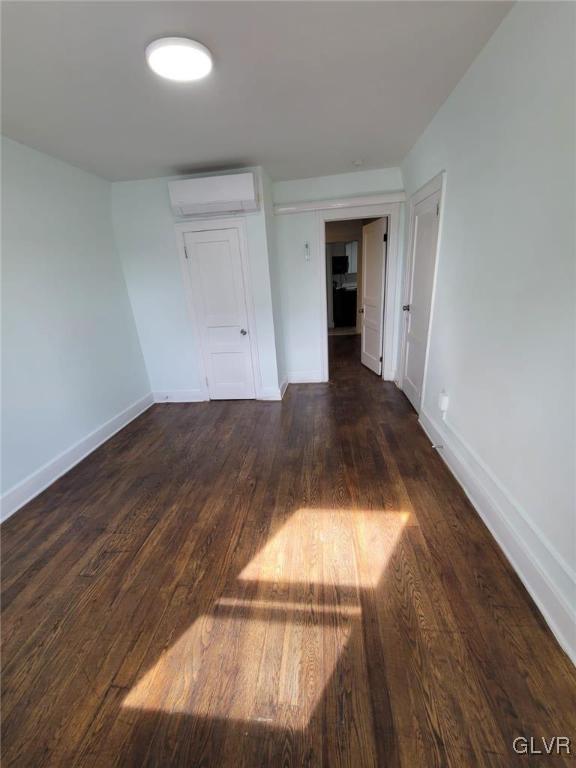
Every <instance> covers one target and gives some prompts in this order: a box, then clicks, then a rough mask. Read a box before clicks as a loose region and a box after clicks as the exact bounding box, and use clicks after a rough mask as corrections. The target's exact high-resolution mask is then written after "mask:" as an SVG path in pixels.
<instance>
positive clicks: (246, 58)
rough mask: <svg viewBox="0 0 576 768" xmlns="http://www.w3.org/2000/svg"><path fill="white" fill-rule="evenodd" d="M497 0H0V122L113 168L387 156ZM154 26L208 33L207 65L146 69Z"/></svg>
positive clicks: (302, 170) (332, 162)
mask: <svg viewBox="0 0 576 768" xmlns="http://www.w3.org/2000/svg"><path fill="white" fill-rule="evenodd" d="M510 5H511V4H510V3H505V2H429V1H428V2H243V1H242V0H240V1H237V2H214V1H212V2H3V3H2V17H3V18H2V21H3V24H2V65H3V67H2V86H3V94H2V118H3V120H2V126H3V133H4V134H5V135H7V136H9V137H11V138H14V139H16V140H18V141H21V142H23V143H24V144H28V145H30V146H33V147H36V148H38V149H40V150H43V151H45V152H48V153H49V154H52V155H56V156H57V157H60V158H62V159H64V160H67V161H68V162H70V163H73V164H74V165H78V166H80V167H82V168H85V169H86V170H89V171H93V172H94V173H97V174H99V175H100V176H103V177H105V178H108V179H112V180H119V179H134V178H147V177H151V176H161V175H167V174H172V173H189V172H192V171H196V170H204V169H209V168H210V169H215V168H219V167H234V166H241V165H252V164H253V165H264V167H265V168H267V170H268V172H269V173H270V174H271V175H272V177H273V178H276V179H290V178H299V177H308V176H319V175H325V174H332V173H340V172H345V171H353V170H356V169H355V167H354V165H353V161H355V160H362V161H363V167H364V168H376V167H386V166H394V165H398V163H399V162H400V161H401V160H402V159H403V157H404V156H405V154H406V153H407V152H408V151H409V149H410V148H411V147H412V145H413V144H414V142H415V141H416V139H417V138H418V136H419V135H420V134H421V133H422V131H423V130H424V128H425V127H426V125H427V124H428V123H429V122H430V120H431V118H432V116H433V115H434V113H435V112H436V110H437V109H438V108H439V107H440V106H441V104H442V102H443V101H444V100H445V99H446V97H447V96H448V95H449V94H450V92H451V91H452V89H453V88H454V86H455V85H456V84H457V82H458V81H459V80H460V78H461V77H462V75H463V74H464V72H465V71H466V69H467V68H468V67H469V65H470V64H471V62H472V60H473V59H474V58H475V56H476V55H477V54H478V53H479V51H480V49H481V48H482V47H483V45H484V44H485V43H486V41H487V40H488V38H489V37H490V35H491V34H492V32H493V31H494V30H495V28H496V27H497V26H498V24H499V23H500V21H501V20H502V18H503V17H504V15H505V14H506V13H507V11H508V10H509V8H510ZM161 35H181V36H189V37H193V38H195V39H198V40H200V41H201V42H202V43H204V44H205V45H207V46H208V47H209V48H210V49H211V50H212V52H213V54H214V60H215V67H214V71H213V73H212V75H210V77H209V78H207V79H206V80H204V81H202V82H197V83H192V84H186V85H182V84H175V83H170V82H167V81H164V80H161V79H160V78H158V77H157V76H156V75H154V74H153V73H152V72H150V71H149V70H148V69H147V67H146V65H145V61H144V48H145V46H146V44H147V43H148V42H150V40H152V39H154V38H155V37H158V36H161Z"/></svg>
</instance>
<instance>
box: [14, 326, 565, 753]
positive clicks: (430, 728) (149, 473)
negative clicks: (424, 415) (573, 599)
mask: <svg viewBox="0 0 576 768" xmlns="http://www.w3.org/2000/svg"><path fill="white" fill-rule="evenodd" d="M330 345H331V373H332V381H331V382H330V384H326V385H323V384H317V385H314V384H312V385H310V384H308V385H296V386H291V387H289V389H288V392H287V394H286V397H285V399H284V401H283V402H282V403H264V402H212V403H206V404H185V405H157V406H154V407H153V408H151V409H150V410H149V411H147V412H146V413H145V414H143V415H142V416H141V417H139V418H138V419H137V420H136V421H134V422H132V424H130V425H129V426H128V427H127V428H126V429H124V430H123V431H122V432H120V433H119V434H117V435H116V436H115V437H114V438H112V439H111V440H110V441H109V442H108V443H106V444H105V445H104V446H103V447H101V448H100V449H99V450H97V451H96V452H95V453H93V454H92V455H91V456H90V457H89V458H88V459H86V460H85V461H83V462H82V463H81V464H80V465H79V466H77V467H76V468H75V469H74V470H72V471H71V472H70V473H68V474H67V475H66V476H65V477H63V478H61V479H60V480H59V481H58V482H56V483H55V484H54V485H53V486H52V487H51V488H50V489H49V490H47V491H46V492H45V493H43V494H42V495H41V496H40V497H38V498H37V499H36V500H34V501H33V502H31V503H30V504H28V506H27V507H26V508H24V509H23V510H21V511H20V512H18V513H17V514H16V515H15V516H14V517H13V518H11V519H10V520H9V521H7V522H6V523H5V524H4V526H3V529H2V537H3V552H2V554H3V558H2V569H3V580H2V618H3V621H2V632H3V676H2V691H3V699H2V717H3V766H4V768H8V766H22V767H24V766H34V768H38V767H39V766H48V765H50V766H98V768H109V766H115V765H119V766H138V768H140V766H215V767H218V768H220V767H222V766H234V767H235V768H236V767H237V766H238V767H239V766H250V767H252V766H274V768H276V767H277V766H292V765H306V766H311V767H313V766H330V767H332V766H333V767H334V768H336V767H337V766H351V767H352V768H361V767H362V766H376V765H377V766H405V767H406V768H420V766H422V768H431V767H432V766H454V767H456V768H466V767H467V766H502V767H508V766H515V765H530V766H539V765H563V764H573V763H572V762H571V760H570V759H569V758H564V757H544V756H541V757H539V758H538V757H532V758H529V757H527V756H520V755H518V756H516V755H515V754H514V753H513V751H512V741H513V739H514V738H515V737H516V736H527V737H529V736H535V737H537V738H540V737H541V736H546V737H551V736H554V735H565V736H569V737H572V739H574V737H575V736H576V729H575V713H576V705H575V691H576V676H575V671H574V668H573V667H572V665H571V664H570V662H569V660H568V659H567V657H566V656H565V655H564V653H563V652H562V651H561V650H560V648H559V646H558V645H557V643H556V641H555V639H554V638H553V636H552V634H551V633H550V631H549V630H548V629H547V627H546V625H545V623H544V621H543V619H542V618H541V616H540V614H539V612H538V611H537V609H536V608H535V606H534V605H533V603H532V601H531V600H530V598H529V597H528V595H527V593H526V591H525V590H524V588H523V586H522V585H521V583H520V581H519V579H518V578H517V577H516V576H515V574H514V572H513V571H512V569H511V567H510V566H509V565H508V563H507V561H506V560H505V558H504V556H503V555H502V553H501V552H500V550H499V549H498V547H497V546H496V544H495V542H494V541H493V540H492V538H491V536H490V535H489V533H488V531H487V530H486V528H485V527H484V525H483V524H482V523H481V521H480V519H479V518H478V516H477V514H476V513H475V512H474V510H473V509H472V508H471V506H470V504H469V503H468V501H467V500H466V498H465V496H464V494H463V492H462V491H461V490H460V488H459V486H458V485H457V483H456V482H455V480H454V479H453V478H452V476H451V475H450V473H449V472H448V470H447V469H446V467H445V466H444V464H443V462H442V461H441V459H440V458H439V457H438V456H437V455H436V454H435V452H434V451H433V450H432V448H431V446H430V444H429V441H428V440H427V438H426V437H425V435H424V434H423V432H422V431H421V429H420V427H419V426H418V424H417V418H416V414H415V413H414V411H413V410H412V408H411V407H410V405H409V404H408V402H407V400H406V399H405V398H404V396H403V395H402V394H401V393H400V392H399V391H398V390H397V389H396V388H395V387H394V386H393V385H392V384H383V383H382V382H381V381H380V379H379V378H378V377H377V376H375V375H374V374H372V373H370V372H369V371H368V370H366V369H364V368H362V366H361V365H360V363H359V361H358V356H357V339H356V338H355V337H332V338H331V339H330ZM574 746H575V745H574V741H573V749H574Z"/></svg>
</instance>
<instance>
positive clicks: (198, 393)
mask: <svg viewBox="0 0 576 768" xmlns="http://www.w3.org/2000/svg"><path fill="white" fill-rule="evenodd" d="M208 399H209V398H208V394H207V393H206V392H205V391H204V390H203V389H168V390H161V391H159V392H154V402H155V403H201V402H205V401H206V400H208Z"/></svg>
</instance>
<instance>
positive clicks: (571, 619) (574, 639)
mask: <svg viewBox="0 0 576 768" xmlns="http://www.w3.org/2000/svg"><path fill="white" fill-rule="evenodd" d="M420 424H421V425H422V427H423V429H424V431H425V432H426V434H427V435H428V437H429V438H430V439H431V440H432V442H433V443H434V444H435V445H437V446H438V452H439V454H440V456H441V457H442V459H443V460H444V462H445V463H446V465H447V466H448V468H449V469H450V471H451V472H452V474H453V475H454V477H455V478H456V480H457V481H458V482H459V483H460V485H461V486H462V488H463V489H464V492H465V493H466V495H467V496H468V498H469V499H470V501H471V503H472V505H473V507H474V508H475V509H476V511H477V512H478V514H479V515H480V517H481V518H482V520H483V521H484V523H485V524H486V526H487V527H488V529H489V530H490V533H491V534H492V536H494V538H495V539H496V541H497V542H498V544H499V545H500V548H501V549H502V551H503V552H504V554H505V555H506V557H507V558H508V560H509V561H510V563H511V565H512V567H513V568H514V570H515V571H516V573H517V574H518V576H519V577H520V579H521V580H522V582H523V584H524V586H525V587H526V589H527V590H528V592H529V593H530V595H531V597H532V598H533V600H534V602H535V603H536V605H537V606H538V608H539V609H540V611H541V612H542V615H543V616H544V618H545V619H546V621H547V623H548V625H549V626H550V629H551V630H552V632H553V633H554V635H555V636H556V638H557V640H558V642H559V643H560V645H561V646H562V648H563V649H564V650H565V651H566V653H567V654H568V656H569V657H570V658H571V660H572V661H573V662H574V663H575V664H576V611H575V609H574V595H576V574H575V573H574V571H573V569H572V568H571V567H570V565H569V564H568V563H566V562H565V561H564V560H563V558H562V557H561V556H560V555H559V554H558V552H556V551H555V549H554V548H553V547H552V545H551V544H550V543H549V542H548V541H547V540H546V538H545V536H544V535H543V534H542V533H541V532H540V531H539V530H538V529H537V528H536V527H535V526H534V524H533V523H532V522H531V521H530V520H529V518H528V516H527V515H526V513H525V512H524V511H523V510H522V508H521V505H520V504H519V503H518V502H517V501H516V500H515V499H514V498H513V497H512V495H511V494H510V493H509V492H508V491H507V489H506V488H504V486H503V485H502V483H501V482H500V481H499V480H498V479H497V478H496V477H495V475H494V473H493V472H492V471H491V470H490V469H489V468H488V467H487V466H486V465H485V464H484V462H483V461H482V460H481V459H480V457H479V456H477V455H476V453H475V451H474V450H473V449H472V448H471V447H470V446H469V445H467V443H466V442H465V440H464V439H463V438H462V437H461V436H460V435H458V434H457V433H456V431H455V430H454V429H453V428H452V427H450V425H449V424H447V423H446V422H442V424H438V423H437V422H435V421H434V419H433V418H431V417H430V415H428V414H427V413H425V412H424V411H422V412H421V414H420Z"/></svg>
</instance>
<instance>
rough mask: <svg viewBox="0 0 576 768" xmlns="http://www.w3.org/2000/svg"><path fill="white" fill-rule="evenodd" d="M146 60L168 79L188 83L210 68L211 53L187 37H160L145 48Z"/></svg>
mask: <svg viewBox="0 0 576 768" xmlns="http://www.w3.org/2000/svg"><path fill="white" fill-rule="evenodd" d="M146 61H147V62H148V66H149V67H150V69H151V70H152V71H153V72H156V74H157V75H160V77H165V78H167V79H168V80H176V81H178V82H179V83H190V82H192V81H193V80H201V79H202V78H203V77H206V75H208V74H210V72H211V70H212V54H211V53H210V51H209V50H208V48H206V46H204V45H202V43H197V42H196V40H189V39H188V38H187V37H161V38H160V39H159V40H154V42H152V43H150V45H148V46H147V48H146Z"/></svg>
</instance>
